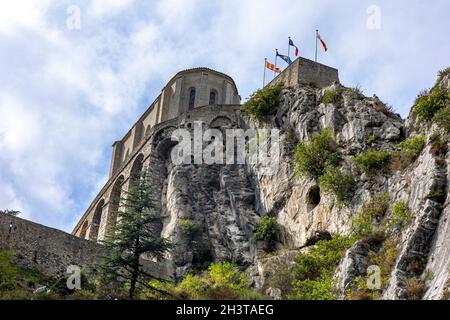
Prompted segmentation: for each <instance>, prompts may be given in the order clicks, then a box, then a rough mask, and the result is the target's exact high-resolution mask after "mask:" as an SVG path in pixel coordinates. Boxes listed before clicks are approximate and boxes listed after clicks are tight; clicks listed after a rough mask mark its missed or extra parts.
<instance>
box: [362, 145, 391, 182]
mask: <svg viewBox="0 0 450 320" xmlns="http://www.w3.org/2000/svg"><path fill="white" fill-rule="evenodd" d="M390 159H391V153H390V152H388V151H383V150H381V151H376V150H374V149H370V150H368V151H366V152H363V153H360V154H358V155H356V156H354V157H353V162H354V164H355V166H356V168H358V169H359V170H361V171H362V172H364V173H365V174H367V175H368V176H375V175H377V174H379V173H381V172H384V171H385V170H386V169H387V168H388V164H389V162H390Z"/></svg>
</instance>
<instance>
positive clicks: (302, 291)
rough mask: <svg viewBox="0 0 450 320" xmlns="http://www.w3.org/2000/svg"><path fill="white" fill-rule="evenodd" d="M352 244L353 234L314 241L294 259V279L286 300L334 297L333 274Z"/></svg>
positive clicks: (330, 298) (353, 241) (353, 240)
mask: <svg viewBox="0 0 450 320" xmlns="http://www.w3.org/2000/svg"><path fill="white" fill-rule="evenodd" d="M354 243H355V238H354V237H348V236H335V237H333V238H332V239H331V240H322V241H319V242H317V243H316V244H315V245H314V246H312V247H311V248H310V250H309V251H307V252H302V253H300V254H299V255H298V257H297V259H296V265H295V267H294V273H295V278H296V280H295V281H294V282H293V289H292V292H291V294H290V295H289V299H296V300H334V299H336V294H335V289H334V284H335V279H334V278H333V273H334V271H335V269H336V267H337V266H338V264H339V262H340V261H341V259H342V257H343V256H344V254H345V251H346V250H347V249H348V248H350V247H351V246H352V245H353V244H354Z"/></svg>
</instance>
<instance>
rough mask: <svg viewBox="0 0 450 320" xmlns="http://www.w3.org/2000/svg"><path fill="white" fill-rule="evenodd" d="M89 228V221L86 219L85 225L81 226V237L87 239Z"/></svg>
mask: <svg viewBox="0 0 450 320" xmlns="http://www.w3.org/2000/svg"><path fill="white" fill-rule="evenodd" d="M87 228H88V222H87V220H86V221H84V223H83V225H82V226H81V232H80V238H82V239H86V232H87Z"/></svg>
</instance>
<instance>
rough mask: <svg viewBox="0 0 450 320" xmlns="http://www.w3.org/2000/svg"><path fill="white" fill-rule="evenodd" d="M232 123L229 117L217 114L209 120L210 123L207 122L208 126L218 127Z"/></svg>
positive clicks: (228, 125) (229, 125)
mask: <svg viewBox="0 0 450 320" xmlns="http://www.w3.org/2000/svg"><path fill="white" fill-rule="evenodd" d="M232 123H233V122H232V121H231V119H230V118H228V117H224V116H218V117H215V118H214V119H213V120H212V121H211V123H210V124H209V127H210V128H218V129H220V128H221V127H231V125H232Z"/></svg>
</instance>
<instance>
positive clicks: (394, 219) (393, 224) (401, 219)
mask: <svg viewBox="0 0 450 320" xmlns="http://www.w3.org/2000/svg"><path fill="white" fill-rule="evenodd" d="M391 211H392V216H391V219H390V221H389V223H388V227H389V228H390V229H401V228H403V227H405V226H406V225H407V224H408V223H410V222H411V221H412V218H413V215H412V213H411V211H409V209H408V205H407V204H406V202H404V201H400V202H396V203H394V204H393V205H392V207H391Z"/></svg>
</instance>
